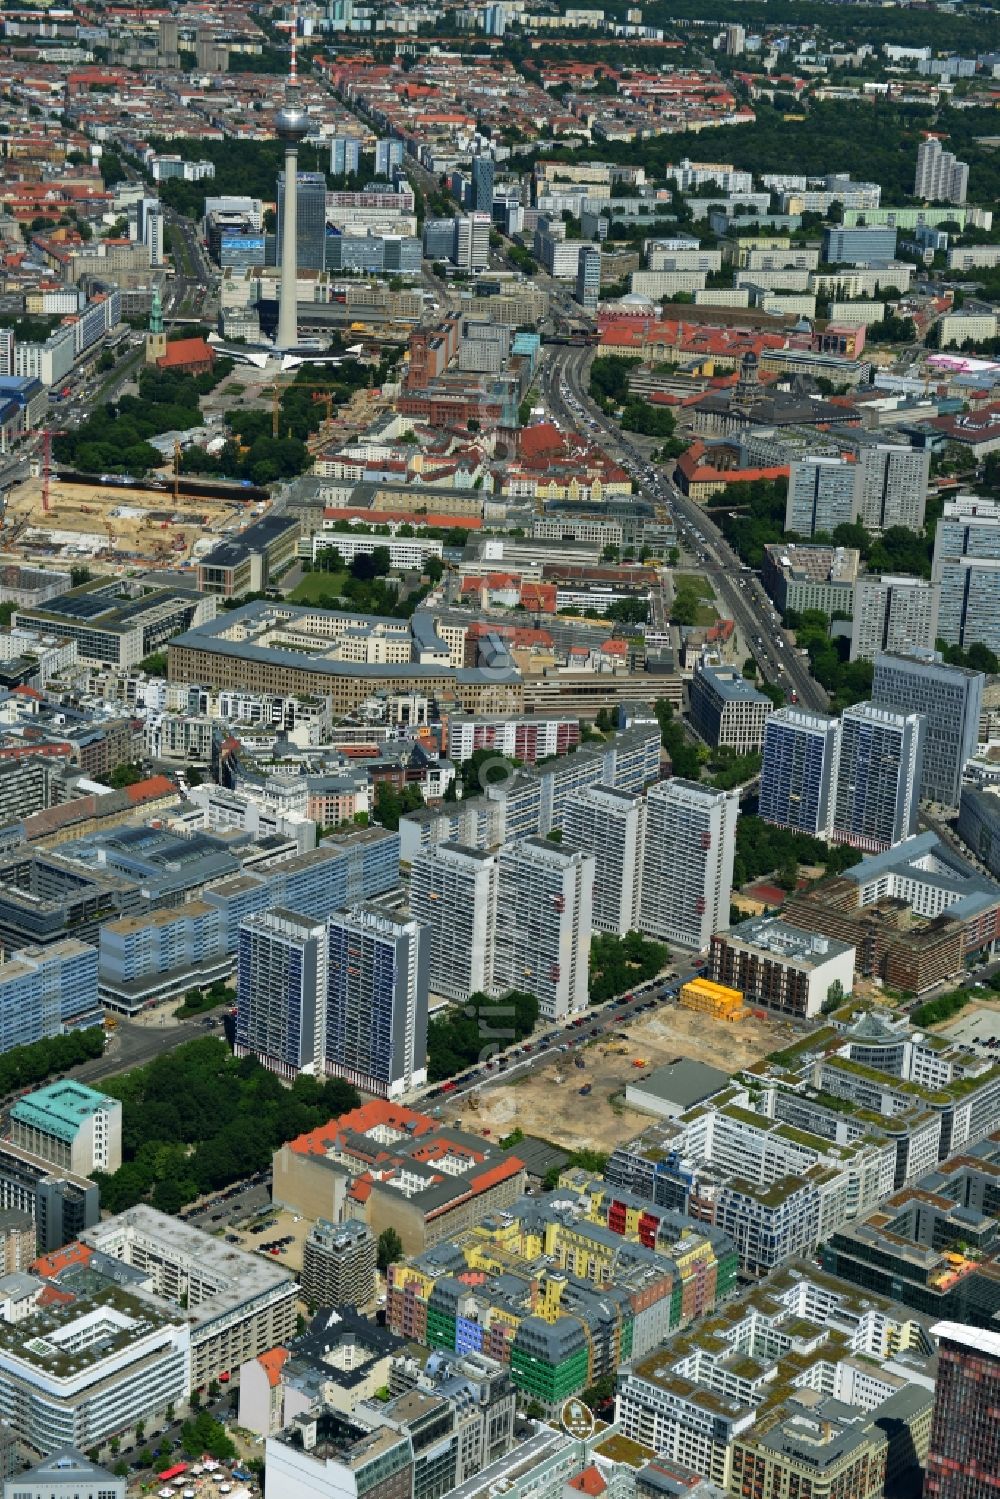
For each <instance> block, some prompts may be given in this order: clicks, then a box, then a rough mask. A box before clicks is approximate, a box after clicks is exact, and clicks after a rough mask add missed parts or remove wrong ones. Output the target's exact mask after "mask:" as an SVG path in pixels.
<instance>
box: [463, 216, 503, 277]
mask: <svg viewBox="0 0 1000 1499" xmlns="http://www.w3.org/2000/svg"><path fill="white" fill-rule="evenodd" d="M492 222H493V221H492V219H491V218H490V216H489V214H488V213H466V214H461V215H459V217H458V218H456V220H455V257H454V258H455V264H456V265H457V266H458V267H459V269H460V270H463V271H484V270H485V269H486V267H487V266H488V265H489V263H490V228H491V226H492Z"/></svg>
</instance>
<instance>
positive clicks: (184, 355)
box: [156, 338, 215, 369]
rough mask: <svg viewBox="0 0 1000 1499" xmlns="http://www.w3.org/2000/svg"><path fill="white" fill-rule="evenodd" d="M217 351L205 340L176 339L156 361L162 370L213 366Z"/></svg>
mask: <svg viewBox="0 0 1000 1499" xmlns="http://www.w3.org/2000/svg"><path fill="white" fill-rule="evenodd" d="M214 361H215V350H214V349H213V348H212V345H211V344H207V343H206V342H205V340H204V339H203V338H175V339H174V341H173V342H172V343H168V344H167V351H166V353H165V354H161V355H160V358H159V359H158V360H157V361H156V362H157V364H158V365H159V367H160V368H161V369H170V368H171V367H172V366H175V365H177V366H179V365H185V364H212V363H214Z"/></svg>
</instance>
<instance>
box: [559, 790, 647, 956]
mask: <svg viewBox="0 0 1000 1499" xmlns="http://www.w3.org/2000/svg"><path fill="white" fill-rule="evenodd" d="M645 831H646V803H645V800H644V798H643V797H641V796H635V795H633V794H632V793H630V792H628V791H619V790H618V789H617V788H616V787H614V786H589V787H587V789H586V790H584V791H582V792H581V793H580V795H579V796H578V797H575V798H574V799H573V800H572V801H571V802H570V803H569V805H568V806H567V808H566V813H565V816H564V819H563V847H564V848H578V849H582V850H583V852H584V853H588V854H593V856H594V898H593V912H592V921H593V925H594V931H595V932H613V933H614V935H615V936H616V937H624V936H625V934H626V933H627V932H632V931H637V930H638V928H639V898H640V894H641V890H642V852H643V843H644V840H645Z"/></svg>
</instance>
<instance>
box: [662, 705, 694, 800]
mask: <svg viewBox="0 0 1000 1499" xmlns="http://www.w3.org/2000/svg"><path fill="white" fill-rule="evenodd" d="M655 711H656V717H657V721H658V722H659V725H660V742H661V743H662V745H663V748H664V749H665V750H666V752H667V754H668V755H669V756H670V768H671V770H672V772H673V774H674V775H675V776H683V778H684V779H685V780H686V781H698V780H700V779H701V765H702V760H701V754H700V753H699V750H698V748H697V746H696V745H694V744H692V742H691V740H690V739H689V738H688V737H687V735H686V734H685V732H684V725H683V723H682V722H681V720H680V718H679V717H677V715H676V714H675V713H674V705H673V703H672V702H670V700H669V699H668V698H665V697H659V698H657V699H656V708H655Z"/></svg>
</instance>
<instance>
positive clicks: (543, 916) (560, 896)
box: [493, 838, 594, 1020]
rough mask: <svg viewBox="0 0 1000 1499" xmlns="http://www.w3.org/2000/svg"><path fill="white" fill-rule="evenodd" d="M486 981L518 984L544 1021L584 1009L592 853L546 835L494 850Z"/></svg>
mask: <svg viewBox="0 0 1000 1499" xmlns="http://www.w3.org/2000/svg"><path fill="white" fill-rule="evenodd" d="M498 864H499V882H498V889H497V920H496V938H495V951H494V958H493V985H494V988H495V990H496V991H497V992H498V993H501V994H502V993H505V992H506V991H507V990H509V989H525V990H527V991H528V992H530V993H532V994H534V995H535V996H536V997H537V999H538V1005H539V1011H540V1014H541V1015H542V1016H543V1018H544V1019H545V1020H560V1019H562V1018H563V1017H564V1016H566V1015H569V1014H573V1013H575V1012H577V1011H581V1010H585V1009H586V1007H587V1003H588V1000H589V985H588V970H589V965H590V934H591V928H592V926H593V897H594V858H593V855H592V854H586V853H583V852H581V851H580V850H578V849H570V848H562V847H561V846H560V845H559V844H557V843H552V842H550V841H549V840H548V839H545V838H522V839H519V840H518V841H517V842H514V843H508V844H506V845H505V846H504V847H503V848H502V849H501V850H500V853H499V856H498Z"/></svg>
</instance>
